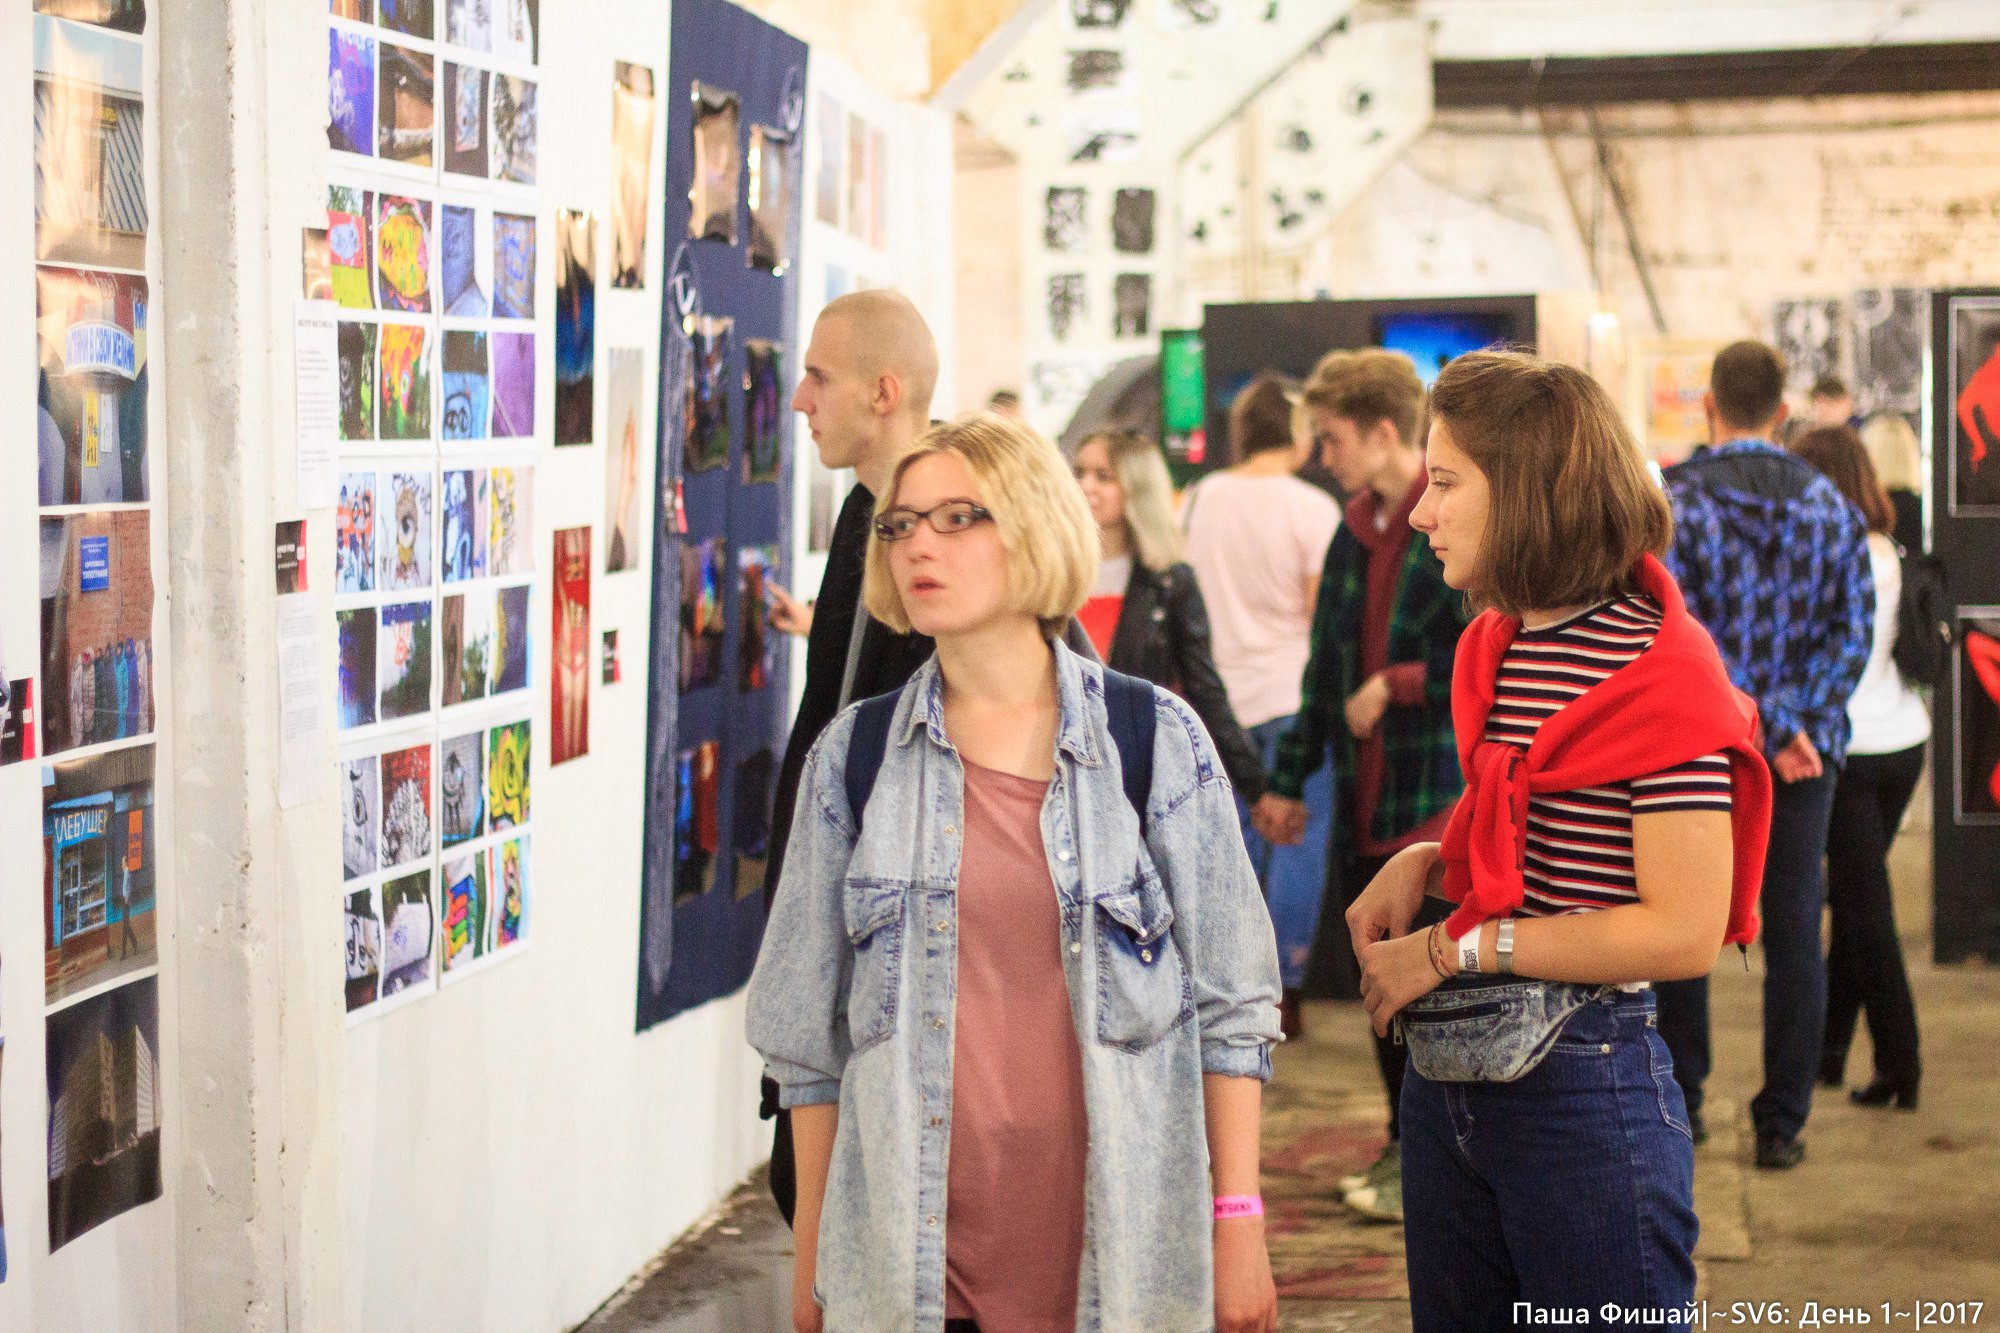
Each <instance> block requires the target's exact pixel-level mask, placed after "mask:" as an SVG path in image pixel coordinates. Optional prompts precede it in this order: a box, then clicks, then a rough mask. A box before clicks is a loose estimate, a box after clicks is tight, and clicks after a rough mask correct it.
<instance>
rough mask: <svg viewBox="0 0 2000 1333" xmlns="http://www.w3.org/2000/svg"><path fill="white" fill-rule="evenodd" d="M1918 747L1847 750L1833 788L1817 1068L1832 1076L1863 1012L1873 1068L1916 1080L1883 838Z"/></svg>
mask: <svg viewBox="0 0 2000 1333" xmlns="http://www.w3.org/2000/svg"><path fill="white" fill-rule="evenodd" d="M1923 768H1924V747H1923V746H1921V745H1917V746H1913V747H1911V748H1910V749H1907V750H1898V751H1896V752H1895V753H1893V754H1856V755H1849V756H1848V757H1847V766H1846V767H1845V768H1843V769H1842V770H1841V771H1840V781H1839V782H1838V783H1837V784H1836V785H1835V787H1834V790H1833V821H1832V824H1831V826H1830V827H1829V829H1828V830H1827V838H1826V900H1827V906H1829V907H1830V908H1832V909H1833V942H1832V946H1831V947H1830V948H1829V949H1828V951H1827V955H1826V1041H1825V1045H1824V1047H1823V1048H1822V1054H1821V1057H1820V1061H1821V1068H1822V1070H1824V1071H1825V1072H1827V1073H1828V1074H1831V1075H1834V1076H1836V1077H1837V1076H1838V1075H1839V1074H1840V1072H1841V1071H1842V1070H1843V1069H1844V1068H1845V1066H1846V1064H1847V1047H1848V1044H1849V1043H1850V1042H1852V1041H1853V1040H1854V1025H1855V1021H1856V1019H1858V1018H1859V1017H1860V1015H1861V1014H1862V1013H1864V1012H1865V1013H1866V1014H1867V1015H1868V1037H1869V1040H1870V1041H1871V1042H1873V1043H1874V1046H1875V1074H1876V1076H1877V1077H1878V1078H1883V1079H1888V1080H1891V1081H1893V1082H1898V1083H1906V1084H1915V1083H1916V1081H1917V1078H1918V1074H1919V1065H1918V1061H1917V1007H1916V1003H1915V1001H1914V1000H1912V999H1911V997H1910V978H1909V974H1908V973H1907V972H1906V971H1904V968H1903V947H1902V944H1901V942H1900V941H1899V940H1898V939H1897V936H1896V911H1895V901H1894V896H1893V894H1892V892H1891V890H1890V886H1889V847H1890V844H1892V843H1893V842H1895V840H1896V828H1897V826H1898V825H1899V824H1901V823H1902V822H1903V811H1904V810H1905V809H1906V808H1908V806H1909V804H1910V795H1911V793H1912V792H1914V791H1915V790H1916V787H1917V779H1918V777H1919V776H1920V775H1921V774H1922V773H1923Z"/></svg>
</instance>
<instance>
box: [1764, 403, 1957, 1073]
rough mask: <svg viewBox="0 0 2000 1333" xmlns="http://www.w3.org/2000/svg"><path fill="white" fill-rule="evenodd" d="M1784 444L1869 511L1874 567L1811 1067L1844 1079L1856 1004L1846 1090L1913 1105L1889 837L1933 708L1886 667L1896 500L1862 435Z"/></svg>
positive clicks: (1840, 799) (1916, 1067)
mask: <svg viewBox="0 0 2000 1333" xmlns="http://www.w3.org/2000/svg"><path fill="white" fill-rule="evenodd" d="M1791 449H1792V452H1793V453H1795V454H1797V455H1798V456H1799V457H1801V458H1803V459H1805V460H1806V461H1807V462H1808V463H1811V464H1812V465H1813V466H1814V467H1816V468H1818V469H1819V470H1820V471H1821V472H1824V473H1825V474H1826V476H1827V479H1828V480H1830V481H1832V482H1833V484H1834V485H1835V486H1838V487H1839V488H1840V491H1841V494H1843V495H1845V496H1846V497H1847V498H1848V499H1849V500H1851V501H1853V502H1854V505H1855V507H1856V508H1857V509H1859V510H1860V511H1861V513H1862V516H1863V517H1864V518H1866V519H1867V520H1868V563H1869V567H1870V569H1871V571H1872V572H1873V574H1874V577H1875V638H1874V642H1873V644H1872V645H1871V647H1870V649H1869V653H1868V666H1867V669H1866V670H1864V671H1863V672H1862V673H1861V683H1860V684H1859V685H1857V686H1855V688H1854V694H1853V696H1852V697H1851V698H1849V699H1848V701H1847V717H1848V721H1849V722H1851V723H1852V724H1853V726H1854V740H1853V742H1852V743H1851V744H1850V745H1849V746H1848V750H1847V764H1846V766H1845V767H1843V768H1842V769H1841V770H1840V777H1839V779H1838V781H1837V782H1836V783H1835V785H1834V791H1833V818H1832V820H1831V822H1830V824H1829V826H1828V831H1827V844H1826V896H1827V906H1828V907H1829V908H1830V909H1831V910H1832V914H1833V934H1832V944H1831V947H1830V948H1829V949H1828V951H1827V958H1826V973H1827V992H1826V1037H1825V1040H1824V1042H1823V1043H1822V1045H1821V1047H1820V1066H1819V1078H1820V1082H1821V1083H1823V1084H1826V1085H1827V1086H1828V1087H1835V1088H1837V1087H1839V1086H1840V1085H1841V1083H1842V1082H1843V1081H1844V1080H1845V1078H1846V1072H1847V1048H1848V1045H1849V1043H1851V1042H1852V1041H1853V1039H1854V1028H1855V1024H1856V1021H1857V1020H1858V1019H1859V1017H1860V1016H1861V1015H1862V1014H1863V1013H1865V1014H1867V1016H1868V1037H1869V1040H1870V1042H1871V1043H1872V1044H1873V1046H1874V1049H1875V1077H1874V1079H1873V1080H1872V1081H1871V1082H1869V1084H1868V1085H1867V1086H1866V1087H1861V1088H1856V1089H1854V1090H1853V1091H1852V1092H1850V1093H1849V1094H1848V1097H1849V1099H1850V1100H1852V1101H1853V1102H1854V1103H1855V1104H1856V1105H1859V1106H1891V1105H1893V1106H1895V1107H1897V1108H1899V1109H1901V1110H1905V1111H1913V1110H1915V1109H1916V1107H1917V1085H1918V1083H1919V1081H1920V1080H1921V1077H1922V1067H1921V1065H1920V1063H1919V1061H1918V1058H1917V1007H1916V1002H1915V1000H1914V999H1913V998H1912V997H1911V995H1910V978H1909V975H1908V973H1907V972H1906V971H1905V970H1904V967H1903V946H1902V943H1901V941H1900V940H1899V939H1898V938H1897V935H1896V912H1895V899H1894V894H1893V893H1892V891H1891V889H1890V885H1889V848H1890V846H1891V844H1893V843H1894V842H1895V840H1896V829H1897V827H1898V826H1899V825H1901V823H1902V822H1903V811H1904V810H1905V809H1906V808H1907V807H1908V806H1909V804H1910V795H1911V793H1912V792H1914V791H1915V790H1916V786H1917V779H1918V777H1919V776H1920V775H1921V774H1922V773H1923V768H1924V743H1925V742H1926V741H1928V740H1929V739H1930V735H1931V719H1930V714H1929V712H1927V711H1926V710H1925V708H1924V700H1923V696H1922V695H1920V694H1918V693H1917V691H1916V690H1915V689H1914V688H1913V687H1912V686H1911V685H1910V683H1909V682H1908V681H1907V680H1905V679H1904V678H1903V674H1902V672H1900V671H1899V670H1897V668H1896V660H1895V656H1894V652H1895V646H1896V622H1897V610H1898V606H1899V603H1900V600H1901V595H1902V588H1903V570H1902V562H1901V559H1900V557H1899V554H1898V551H1897V548H1896V543H1895V542H1894V541H1892V540H1890V537H1889V533H1890V531H1891V530H1892V529H1893V528H1894V527H1895V525H1896V511H1895V508H1894V506H1893V505H1892V504H1891V503H1890V500H1889V495H1888V492H1887V491H1886V490H1884V488H1883V486H1882V483H1881V482H1880V481H1879V480H1878V479H1877V473H1876V471H1875V465H1874V463H1873V462H1872V461H1870V459H1869V456H1868V451H1867V449H1866V447H1865V446H1864V445H1863V444H1862V442H1861V437H1860V436H1859V435H1857V434H1855V432H1854V431H1853V430H1852V429H1851V428H1849V427H1846V426H1827V427H1820V428H1818V429H1815V430H1810V431H1807V432H1805V433H1804V434H1803V435H1801V436H1800V437H1799V438H1798V439H1796V440H1794V441H1793V442H1792V446H1791Z"/></svg>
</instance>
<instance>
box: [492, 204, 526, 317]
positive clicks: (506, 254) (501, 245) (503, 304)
mask: <svg viewBox="0 0 2000 1333" xmlns="http://www.w3.org/2000/svg"><path fill="white" fill-rule="evenodd" d="M536 262H537V254H536V242H535V220H534V219H533V218H531V217H525V216H523V215H521V214H518V213H495V214H494V215H493V317H494V318H495V319H533V318H534V317H535V265H536Z"/></svg>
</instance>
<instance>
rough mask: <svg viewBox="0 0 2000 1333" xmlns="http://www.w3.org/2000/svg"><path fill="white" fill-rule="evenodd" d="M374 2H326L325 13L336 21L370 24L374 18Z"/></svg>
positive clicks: (367, 0) (329, 0)
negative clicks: (346, 20) (343, 20)
mask: <svg viewBox="0 0 2000 1333" xmlns="http://www.w3.org/2000/svg"><path fill="white" fill-rule="evenodd" d="M374 6H375V0H327V4H326V12H327V13H329V14H331V15H332V16H333V17H335V18H337V19H352V20H353V21H354V22H356V23H370V22H373V21H374V18H375V7H374Z"/></svg>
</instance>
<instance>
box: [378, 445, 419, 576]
mask: <svg viewBox="0 0 2000 1333" xmlns="http://www.w3.org/2000/svg"><path fill="white" fill-rule="evenodd" d="M383 475H384V476H386V477H387V479H388V480H387V482H386V484H385V488H384V491H383V518H384V519H385V520H386V524H387V529H386V531H384V532H383V534H382V537H383V540H382V543H381V556H382V564H381V571H380V576H379V578H378V580H377V582H378V586H380V587H381V588H382V590H383V591H385V592H405V591H408V590H410V589H413V588H428V587H430V586H431V581H432V580H431V474H430V473H428V472H389V473H385V474H383Z"/></svg>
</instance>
